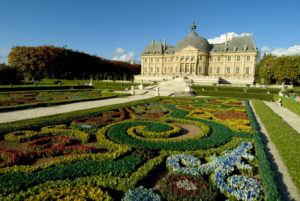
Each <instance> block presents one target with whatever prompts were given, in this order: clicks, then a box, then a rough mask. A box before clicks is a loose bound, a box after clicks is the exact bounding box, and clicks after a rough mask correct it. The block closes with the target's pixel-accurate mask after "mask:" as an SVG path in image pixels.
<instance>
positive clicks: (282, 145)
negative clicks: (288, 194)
mask: <svg viewBox="0 0 300 201" xmlns="http://www.w3.org/2000/svg"><path fill="white" fill-rule="evenodd" d="M252 103H253V105H254V108H255V110H256V112H257V114H258V116H259V117H260V119H261V121H262V122H263V124H264V125H265V127H266V129H267V131H268V133H269V135H270V137H271V140H272V142H273V143H274V144H275V146H276V148H277V150H278V151H279V154H280V156H281V158H282V160H283V162H284V163H285V165H286V167H287V169H288V172H289V173H290V175H291V177H292V180H293V182H294V184H295V185H296V187H297V189H298V191H299V192H300V163H299V161H300V155H299V151H300V135H299V133H298V132H297V131H295V130H294V129H293V128H292V127H290V126H289V125H288V124H287V123H286V122H285V121H283V120H282V119H281V118H280V117H279V116H278V115H277V114H275V113H274V112H273V111H272V110H271V109H270V108H269V107H268V106H267V105H266V104H264V103H263V102H262V101H260V100H252Z"/></svg>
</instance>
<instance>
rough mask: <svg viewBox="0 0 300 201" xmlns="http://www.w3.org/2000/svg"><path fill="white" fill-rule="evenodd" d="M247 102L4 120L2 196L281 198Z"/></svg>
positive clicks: (153, 105) (181, 103) (144, 103)
mask: <svg viewBox="0 0 300 201" xmlns="http://www.w3.org/2000/svg"><path fill="white" fill-rule="evenodd" d="M257 126H258V125H257V122H256V120H255V117H254V114H253V111H252V110H251V107H250V105H249V101H248V100H241V99H225V98H170V97H165V98H162V97H155V98H151V99H148V100H140V101H135V102H129V103H126V104H119V105H111V106H105V107H101V108H93V109H89V110H85V111H80V112H71V113H65V114H61V115H56V116H54V117H43V118H37V119H33V120H32V121H20V122H14V123H7V124H3V125H2V126H1V125H0V127H1V131H0V133H1V138H0V139H1V141H0V147H1V149H0V153H1V154H0V156H1V158H0V181H1V182H0V200H53V199H62V200H124V201H125V200H126V201H128V200H224V201H225V200H226V201H227V200H249V201H250V200H269V201H274V200H280V199H281V198H280V195H279V193H278V190H277V187H276V183H275V181H274V175H273V171H272V169H271V167H270V164H269V161H268V159H267V155H266V153H265V150H264V144H263V142H262V138H261V134H260V133H259V131H258V127H257Z"/></svg>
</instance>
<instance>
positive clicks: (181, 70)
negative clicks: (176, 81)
mask: <svg viewBox="0 0 300 201" xmlns="http://www.w3.org/2000/svg"><path fill="white" fill-rule="evenodd" d="M180 72H184V64H180Z"/></svg>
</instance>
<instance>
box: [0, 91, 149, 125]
mask: <svg viewBox="0 0 300 201" xmlns="http://www.w3.org/2000/svg"><path fill="white" fill-rule="evenodd" d="M151 97H153V96H149V95H135V96H129V97H126V98H110V99H105V100H96V101H87V102H81V103H70V104H64V105H57V106H53V107H40V108H32V109H25V110H18V111H10V112H9V111H8V112H0V123H5V122H12V121H18V120H24V119H31V118H36V117H42V116H51V115H55V114H61V113H66V112H72V111H77V110H84V109H90V108H95V107H101V106H106V105H113V104H119V103H126V102H130V101H136V100H142V99H148V98H151Z"/></svg>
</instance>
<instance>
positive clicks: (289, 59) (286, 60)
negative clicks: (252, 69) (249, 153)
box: [256, 54, 300, 85]
mask: <svg viewBox="0 0 300 201" xmlns="http://www.w3.org/2000/svg"><path fill="white" fill-rule="evenodd" d="M256 82H257V83H261V84H282V83H283V82H284V83H285V84H293V85H299V84H300V55H295V56H274V55H272V54H264V56H263V58H262V59H261V60H260V61H259V63H258V64H257V65H256Z"/></svg>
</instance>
